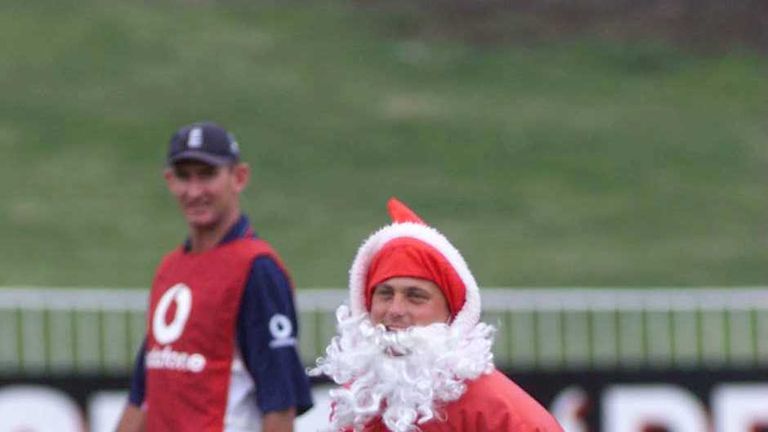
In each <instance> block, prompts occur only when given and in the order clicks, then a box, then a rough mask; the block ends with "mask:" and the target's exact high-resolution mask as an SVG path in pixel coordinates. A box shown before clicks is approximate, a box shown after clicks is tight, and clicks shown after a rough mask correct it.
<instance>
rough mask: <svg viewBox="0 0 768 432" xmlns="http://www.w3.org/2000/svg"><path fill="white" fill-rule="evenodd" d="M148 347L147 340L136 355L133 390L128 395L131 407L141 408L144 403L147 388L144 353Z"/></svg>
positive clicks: (132, 382)
mask: <svg viewBox="0 0 768 432" xmlns="http://www.w3.org/2000/svg"><path fill="white" fill-rule="evenodd" d="M146 347H147V339H146V338H145V339H144V341H143V342H142V343H141V346H140V347H139V351H138V352H137V353H136V361H135V363H134V365H133V376H132V377H131V390H130V393H129V395H128V402H129V403H130V404H131V405H135V406H137V407H140V406H141V405H142V404H143V403H144V393H145V387H146V380H145V372H146V370H145V368H144V353H145V351H146Z"/></svg>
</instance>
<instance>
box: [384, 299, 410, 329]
mask: <svg viewBox="0 0 768 432" xmlns="http://www.w3.org/2000/svg"><path fill="white" fill-rule="evenodd" d="M405 315H406V304H405V298H404V297H403V296H401V295H399V294H396V295H395V296H394V297H393V298H392V301H391V302H390V304H389V308H388V309H387V322H388V323H389V324H390V325H393V324H401V323H402V321H403V320H404V317H405Z"/></svg>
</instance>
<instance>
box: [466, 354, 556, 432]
mask: <svg viewBox="0 0 768 432" xmlns="http://www.w3.org/2000/svg"><path fill="white" fill-rule="evenodd" d="M460 402H462V403H463V404H465V407H464V410H469V411H475V412H476V414H482V415H483V416H487V417H488V418H493V419H495V420H494V421H492V422H491V423H497V424H505V425H507V426H509V427H511V426H514V427H515V429H513V430H515V431H517V430H520V431H522V432H528V431H538V432H561V431H562V428H560V426H559V425H558V424H557V422H556V421H555V419H554V418H553V417H552V415H551V414H550V413H549V412H547V410H546V409H544V407H543V406H542V405H541V404H540V403H539V402H538V401H536V399H534V398H533V397H532V396H531V395H529V394H528V393H527V392H526V391H525V390H523V389H522V388H520V386H518V385H517V384H516V383H515V382H514V381H512V380H511V379H509V378H508V377H507V376H506V375H504V374H503V373H501V372H500V371H498V370H496V369H494V370H493V371H492V372H491V373H489V374H485V375H482V376H480V377H479V378H477V379H475V380H472V381H470V382H468V383H467V391H466V392H465V393H464V396H463V397H462V398H461V399H460ZM465 412H466V411H465Z"/></svg>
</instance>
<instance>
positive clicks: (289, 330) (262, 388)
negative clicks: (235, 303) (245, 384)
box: [237, 257, 312, 431]
mask: <svg viewBox="0 0 768 432" xmlns="http://www.w3.org/2000/svg"><path fill="white" fill-rule="evenodd" d="M237 330H238V343H239V346H240V351H241V354H242V356H243V363H245V366H246V369H247V370H248V371H249V373H250V374H251V376H252V377H253V381H254V383H255V384H256V404H257V407H254V409H258V410H259V411H260V412H261V417H262V420H263V427H264V430H265V431H267V430H271V429H269V428H268V427H271V426H272V425H284V427H287V428H286V429H274V430H276V431H291V430H293V429H292V425H293V420H294V418H295V417H296V416H297V415H299V414H301V413H303V412H305V411H306V410H308V409H309V408H311V407H312V396H311V393H310V389H309V380H308V378H307V375H306V373H305V371H304V367H303V365H302V364H301V360H300V359H299V354H298V351H297V339H296V338H297V335H298V322H297V320H296V311H295V307H294V304H293V289H292V287H291V284H290V280H289V279H288V277H287V276H286V275H285V273H284V272H283V270H282V268H280V266H279V265H278V264H277V263H276V262H275V261H274V260H272V259H271V258H269V257H260V258H257V259H256V260H254V262H253V265H252V268H251V274H250V275H249V278H248V282H247V283H246V287H245V290H244V293H243V297H242V301H241V304H240V311H239V316H238V328H237Z"/></svg>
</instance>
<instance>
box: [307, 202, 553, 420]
mask: <svg viewBox="0 0 768 432" xmlns="http://www.w3.org/2000/svg"><path fill="white" fill-rule="evenodd" d="M388 207H389V213H390V216H391V217H392V220H393V223H392V224H391V225H387V226H385V227H383V228H381V229H380V230H378V231H377V232H375V233H374V234H373V235H371V236H370V237H369V238H368V239H367V240H366V241H365V242H364V243H363V245H362V246H361V247H360V249H359V251H358V252H357V256H356V257H355V260H354V262H353V264H352V268H351V269H350V282H349V286H350V298H349V306H347V305H342V306H341V307H339V310H338V311H337V319H338V333H339V334H338V335H337V336H336V337H334V339H333V340H332V341H331V344H330V345H329V346H328V348H327V349H326V356H325V357H323V358H320V359H318V362H317V366H316V367H315V368H314V369H312V370H311V371H310V373H312V374H315V375H320V374H324V375H327V376H329V377H331V378H332V379H333V380H334V381H335V382H336V383H337V384H339V385H340V386H341V387H339V388H337V389H334V390H331V392H330V396H331V400H332V404H333V410H332V414H331V419H330V420H331V430H334V431H338V430H345V431H349V430H354V431H387V430H389V431H392V432H406V431H422V432H434V431H472V432H484V431H510V432H562V428H561V427H560V426H559V425H558V423H557V421H555V419H554V418H553V417H552V416H551V415H550V414H549V413H548V412H547V411H546V410H545V409H544V408H543V407H542V406H541V405H540V404H539V403H538V402H536V400H534V399H533V398H532V397H531V396H529V395H528V394H527V393H526V392H525V391H523V390H522V389H521V388H520V387H518V386H517V385H516V384H515V383H514V382H512V381H511V380H510V379H509V378H507V377H506V376H504V375H503V374H502V373H501V372H499V371H498V370H496V369H495V368H494V366H493V354H492V353H491V346H492V338H493V333H494V328H493V327H491V326H489V325H487V324H484V323H481V322H480V312H481V308H480V292H479V288H478V286H477V283H476V282H475V279H474V277H473V276H472V273H471V272H470V271H469V267H468V266H467V264H466V263H465V262H464V259H463V258H462V256H461V254H460V253H459V251H458V250H457V249H456V248H455V247H454V246H453V245H452V244H451V243H450V242H449V241H448V240H447V239H446V238H445V237H444V236H443V235H442V234H440V233H439V232H438V231H437V230H435V229H434V228H431V227H429V226H427V225H426V224H425V223H424V222H423V221H422V220H421V219H420V218H419V217H418V216H417V215H416V214H415V213H414V212H412V211H411V210H410V209H408V208H407V207H406V206H405V205H404V204H402V203H401V202H399V201H397V200H395V199H391V200H390V201H389V203H388Z"/></svg>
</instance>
